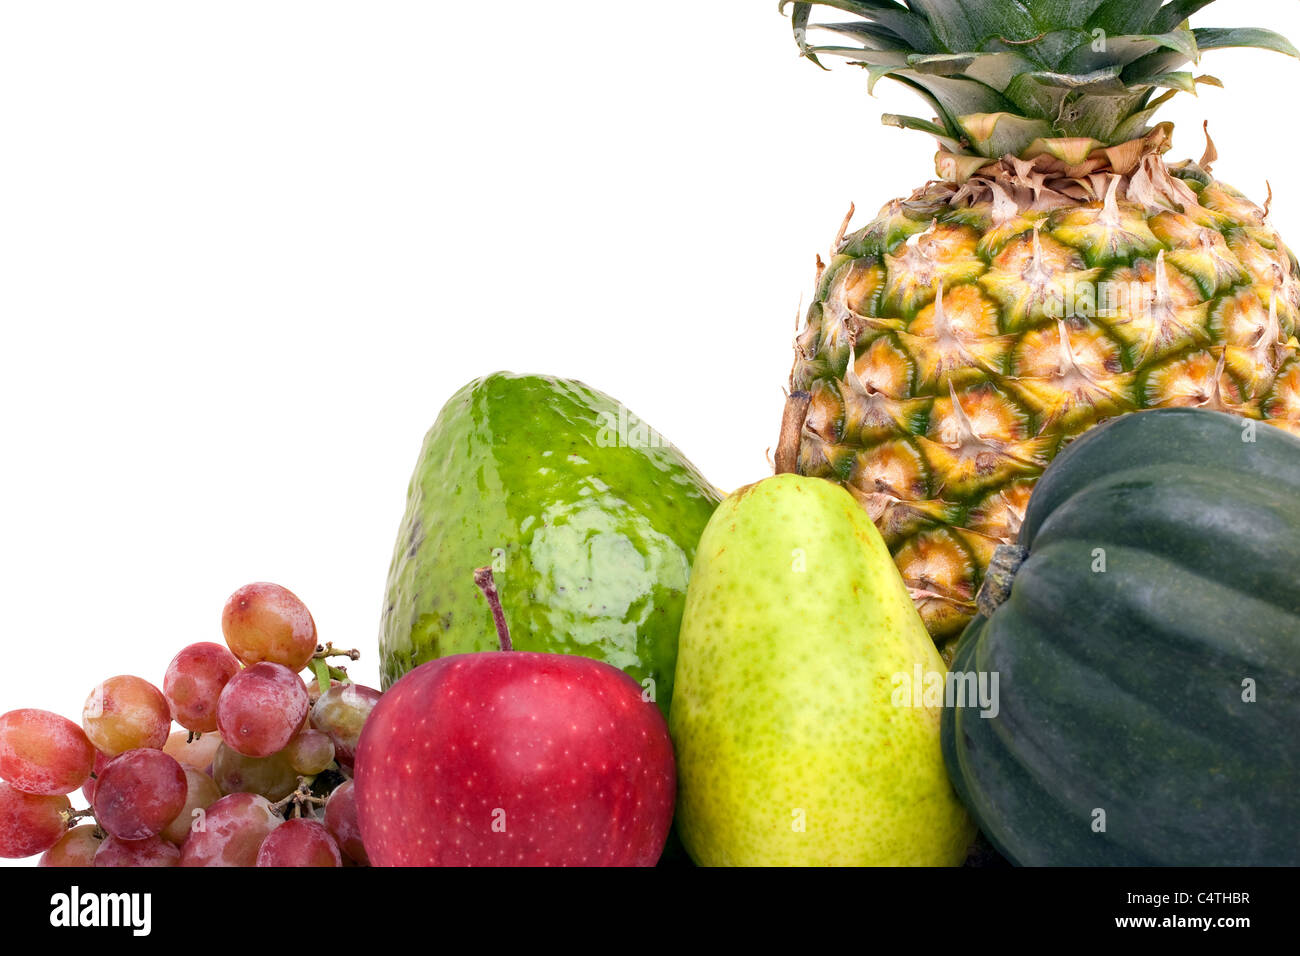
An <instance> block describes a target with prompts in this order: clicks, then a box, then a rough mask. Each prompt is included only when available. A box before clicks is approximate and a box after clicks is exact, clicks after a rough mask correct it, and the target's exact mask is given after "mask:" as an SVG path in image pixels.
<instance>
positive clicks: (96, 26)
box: [0, 0, 1300, 719]
mask: <svg viewBox="0 0 1300 956" xmlns="http://www.w3.org/2000/svg"><path fill="white" fill-rule="evenodd" d="M1220 8H1222V9H1220ZM1195 22H1196V23H1197V24H1198V25H1202V26H1205V25H1217V26H1223V25H1250V26H1270V27H1273V28H1275V29H1278V30H1281V31H1283V32H1286V33H1288V34H1289V35H1290V36H1291V37H1292V38H1293V39H1300V9H1297V7H1296V5H1295V4H1294V3H1282V2H1279V0H1234V2H1233V3H1231V4H1228V3H1223V4H1216V5H1215V6H1214V7H1212V8H1210V9H1209V10H1208V11H1206V13H1205V14H1203V15H1201V16H1199V17H1198V18H1197V19H1196V21H1195ZM1202 69H1203V71H1206V72H1211V73H1213V74H1215V75H1218V76H1220V77H1222V78H1223V79H1224V80H1225V82H1226V83H1227V85H1228V90H1227V91H1226V92H1224V91H1220V90H1215V89H1210V88H1206V89H1203V91H1202V92H1201V95H1200V98H1199V99H1193V98H1192V97H1188V96H1183V97H1179V98H1178V99H1177V100H1176V101H1175V103H1174V104H1172V105H1171V106H1170V107H1169V108H1168V109H1167V117H1166V118H1169V119H1172V120H1174V121H1176V122H1177V123H1178V124H1179V130H1180V132H1179V135H1178V137H1177V139H1176V147H1175V151H1174V153H1173V154H1171V158H1183V157H1185V156H1190V157H1192V158H1197V157H1199V156H1200V155H1201V152H1202V147H1203V140H1202V138H1201V135H1200V123H1201V120H1202V119H1206V118H1208V119H1209V120H1210V121H1211V130H1212V133H1213V135H1214V137H1215V139H1216V141H1217V143H1218V146H1219V150H1220V152H1221V154H1222V159H1221V160H1220V162H1219V163H1218V165H1217V166H1216V173H1217V174H1218V175H1219V176H1221V177H1222V178H1223V179H1225V180H1227V181H1228V182H1231V183H1233V184H1235V185H1237V186H1238V187H1239V188H1241V189H1243V190H1244V191H1246V192H1247V193H1248V194H1249V195H1251V196H1252V197H1254V198H1256V199H1257V200H1260V201H1262V200H1263V198H1264V195H1265V192H1266V189H1265V180H1266V179H1269V178H1271V180H1272V184H1273V188H1274V191H1275V194H1276V198H1275V201H1274V205H1273V212H1274V220H1275V222H1276V223H1277V224H1278V225H1279V227H1280V228H1281V229H1282V231H1283V234H1284V235H1289V236H1291V237H1292V240H1293V242H1296V243H1300V238H1297V237H1300V186H1298V185H1296V184H1295V183H1294V182H1289V181H1288V178H1287V174H1288V173H1289V172H1290V169H1291V167H1292V166H1293V165H1294V162H1293V157H1294V155H1295V150H1296V147H1297V145H1298V144H1297V142H1296V136H1295V133H1294V124H1293V123H1290V122H1289V121H1288V117H1289V115H1290V114H1291V113H1292V112H1293V111H1294V108H1295V99H1296V90H1297V88H1298V87H1300V64H1297V63H1296V62H1294V61H1291V60H1287V59H1285V58H1283V57H1281V56H1276V55H1273V54H1265V53H1259V52H1237V51H1229V52H1221V53H1213V54H1210V55H1209V56H1207V59H1206V61H1205V63H1204V64H1203V65H1202ZM883 111H902V112H909V113H912V112H917V113H921V114H924V115H928V111H927V110H926V108H925V107H924V106H923V105H921V104H920V103H919V101H917V102H914V101H913V100H912V99H911V98H910V96H909V95H908V94H907V93H906V92H905V91H903V90H902V89H901V88H900V89H893V88H890V85H889V84H887V83H881V84H880V86H879V87H878V89H877V98H876V99H870V98H868V97H867V95H866V93H865V76H864V75H863V74H862V73H861V72H860V71H858V70H856V69H853V68H850V67H846V66H837V68H836V69H835V70H834V71H833V72H831V73H823V72H821V71H819V70H818V69H817V68H816V67H814V66H813V65H812V64H810V63H808V62H806V61H802V60H800V59H798V57H797V55H796V52H795V47H794V44H793V41H792V40H791V38H790V31H789V21H788V20H787V19H785V18H783V17H781V16H779V15H778V13H777V12H776V2H775V0H708V2H688V3H677V4H661V5H646V4H639V5H638V4H631V3H611V2H595V0H569V2H565V3H538V2H525V0H516V2H510V3H495V4H433V3H412V2H406V3H401V2H385V3H370V4H362V3H336V2H321V0H312V2H267V0H259V2H245V0H224V2H221V3H192V2H184V3H182V2H176V0H167V2H152V3H141V2H114V3H103V2H94V3H89V2H86V3H68V2H47V3H25V4H18V3H5V4H4V5H3V6H2V7H0V137H2V140H0V142H2V144H3V145H0V329H2V330H3V335H2V337H0V409H2V410H3V411H2V412H0V455H2V458H0V461H2V462H3V467H2V468H0V588H2V591H0V596H2V598H3V605H2V606H3V612H2V613H0V629H2V630H0V635H2V636H0V640H2V641H3V645H2V646H3V651H4V676H3V679H0V711H5V710H9V709H11V708H14V707H24V706H35V707H43V708H46V709H51V710H56V711H59V712H61V713H63V714H65V715H67V716H70V717H73V718H74V719H77V718H79V715H80V710H81V704H82V702H83V700H84V698H85V696H86V694H87V693H88V692H89V691H90V689H91V688H92V687H93V686H94V685H95V684H96V683H97V682H98V681H99V680H102V679H103V678H105V677H108V676H111V675H113V674H118V673H134V674H139V675H140V676H143V677H146V678H148V679H150V680H152V681H154V682H155V683H161V680H162V674H163V671H164V670H165V668H166V666H167V663H168V661H169V660H170V658H171V656H172V655H173V654H174V653H175V651H176V650H178V649H179V648H180V647H182V646H183V645H185V644H187V643H190V642H193V641H198V640H216V641H220V640H221V631H220V612H221V606H222V604H223V602H224V600H225V598H226V597H227V595H228V594H229V593H230V592H231V591H233V590H234V589H235V588H236V587H238V586H239V585H241V584H244V583H246V582H248V581H254V580H271V581H276V582H279V583H281V584H284V585H286V586H287V587H289V588H291V589H293V590H294V591H296V592H297V593H298V594H299V596H301V597H302V598H303V599H304V600H305V601H306V602H307V604H308V606H309V607H310V608H311V609H312V611H313V613H314V615H315V618H316V622H317V625H318V627H319V629H320V633H321V636H322V638H324V639H329V640H332V641H334V642H335V643H336V644H340V645H346V646H356V647H359V648H361V650H362V651H363V653H364V655H365V656H364V657H363V659H362V660H361V661H360V662H359V663H358V664H356V665H354V666H353V668H352V672H353V675H354V676H355V677H356V678H357V679H360V680H362V681H363V682H367V683H377V676H376V675H377V670H376V658H375V638H376V634H377V629H378V620H379V610H380V606H381V601H382V598H383V590H384V581H385V575H386V572H387V569H388V562H389V557H390V552H391V548H392V544H393V539H394V535H395V534H396V530H397V525H398V521H399V519H400V516H401V514H402V510H403V507H404V503H405V502H404V498H405V490H406V484H407V480H408V478H409V476H410V472H411V469H412V466H413V465H414V463H415V458H416V453H417V451H418V450H419V446H420V441H421V439H422V437H423V435H424V432H425V430H426V429H427V428H428V426H429V425H430V424H431V423H432V422H433V419H434V418H435V416H436V415H437V412H438V410H439V408H440V407H441V405H442V404H443V402H444V401H445V400H446V399H447V398H448V397H449V396H450V395H451V394H452V392H454V391H455V390H456V389H457V388H459V387H460V386H461V385H462V384H464V383H465V382H467V381H469V380H470V379H472V378H474V377H476V376H478V375H480V374H483V373H486V372H491V371H495V370H498V369H510V370H513V371H519V372H546V373H551V374H556V375H562V376H572V377H576V378H581V379H583V380H585V381H586V382H588V383H589V384H591V385H593V386H595V387H597V388H600V389H602V390H604V391H607V392H609V393H611V394H612V395H614V396H615V397H616V398H618V399H620V400H622V401H623V402H625V403H626V404H627V405H628V406H629V407H630V408H631V409H632V410H633V411H635V412H636V413H637V414H639V415H641V416H642V417H644V418H645V419H647V420H648V421H649V422H650V423H651V424H652V425H653V426H655V427H656V428H658V429H659V430H660V431H661V432H662V433H663V434H664V435H665V436H666V437H667V438H668V439H669V440H670V441H672V442H674V443H675V444H676V445H677V446H678V447H679V448H681V449H682V451H683V452H684V453H685V454H686V455H687V456H688V457H690V458H691V459H692V460H693V461H694V462H695V463H696V464H697V465H698V466H699V467H700V468H701V469H702V470H703V471H704V473H705V474H706V475H708V476H709V477H710V478H711V480H712V481H713V482H714V483H715V484H717V485H718V486H719V487H721V488H724V489H731V488H734V487H736V486H738V485H740V484H744V483H746V482H749V481H753V480H755V479H758V478H761V477H763V476H764V475H765V474H767V473H768V472H769V466H768V463H767V459H766V455H765V452H766V450H767V449H768V447H769V446H771V445H772V444H774V442H775V438H776V431H777V426H778V422H779V416H780V411H781V406H782V400H783V396H782V391H781V388H782V385H783V384H784V382H785V380H786V376H787V374H788V372H789V365H790V350H789V346H790V341H791V338H792V336H793V333H794V323H795V317H796V313H797V310H798V306H799V303H800V299H801V297H806V295H807V294H808V292H809V291H810V288H811V283H812V274H813V257H814V255H815V254H816V253H818V252H824V250H825V249H826V247H827V246H828V244H829V243H830V241H831V239H832V238H833V236H834V234H835V231H836V228H837V226H838V224H839V221H840V218H841V217H842V215H843V214H844V212H845V210H846V208H847V206H848V204H849V202H850V201H851V200H852V201H856V202H857V204H858V207H859V210H860V213H861V214H866V215H867V216H870V214H872V213H873V212H874V211H875V210H876V209H877V208H879V207H880V206H881V205H882V204H883V203H884V202H885V201H886V200H888V199H890V198H891V197H893V196H896V195H902V194H906V193H908V192H910V191H911V190H912V189H913V188H914V187H915V186H917V185H920V184H921V183H923V182H924V181H925V180H927V179H929V178H931V177H932V176H933V167H932V157H933V153H934V145H933V143H932V142H931V141H930V140H928V139H927V138H926V137H925V136H923V135H921V134H916V133H904V132H902V131H899V130H891V129H884V128H882V127H880V126H879V124H878V121H877V118H878V115H879V114H880V113H881V112H883ZM862 221H863V220H862V218H861V215H860V217H859V220H858V222H859V223H861V222H862Z"/></svg>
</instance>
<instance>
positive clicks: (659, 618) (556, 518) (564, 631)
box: [379, 372, 721, 715]
mask: <svg viewBox="0 0 1300 956" xmlns="http://www.w3.org/2000/svg"><path fill="white" fill-rule="evenodd" d="M720 500H721V495H720V494H719V493H718V492H717V490H716V489H714V488H713V486H712V485H710V484H709V483H708V482H707V481H706V480H705V479H704V478H703V477H702V476H701V475H700V473H699V472H698V471H697V470H696V469H695V467H694V466H693V465H692V464H691V463H690V462H689V461H687V460H686V459H685V458H684V457H683V456H682V454H681V453H680V452H678V451H677V449H676V448H674V447H673V446H671V445H669V444H668V443H667V442H665V441H664V440H663V439H662V438H661V437H660V436H659V435H658V433H657V432H655V431H653V430H652V429H650V428H649V427H648V426H646V425H645V423H644V422H642V421H641V420H640V419H638V418H636V417H635V416H634V415H632V414H631V413H630V412H629V411H628V410H627V408H626V407H625V406H623V405H620V404H619V403H618V402H616V401H615V400H614V399H612V398H610V397H609V396H607V395H604V394H602V393H601V392H598V391H596V390H595V389H592V388H589V387H587V386H586V385H584V384H582V383H581V382H575V381H571V380H565V379H558V378H549V377H544V376H540V375H513V374H508V373H504V372H498V373H496V374H494V375H488V376H486V377H484V378H480V379H478V380H477V381H474V382H471V383H470V384H468V385H466V386H465V387H464V388H462V389H461V390H460V391H459V392H457V393H456V394H455V395H454V396H452V398H451V400H450V401H449V402H448V403H447V404H446V406H445V407H444V408H443V409H442V412H441V414H439V416H438V420H437V421H436V422H435V423H434V425H433V428H432V429H430V431H429V433H428V435H426V436H425V439H424V447H423V449H422V450H421V452H420V460H419V463H418V464H417V465H416V469H415V475H414V477H413V478H412V479H411V485H410V488H409V490H408V497H407V507H406V516H405V517H404V518H403V519H402V526H401V530H400V532H399V533H398V537H397V545H396V547H395V549H394V551H393V562H392V565H391V567H390V569H389V572H388V597H387V600H386V601H385V604H384V615H383V625H382V629H381V632H380V636H379V656H380V672H381V676H382V680H383V686H384V687H385V688H387V687H388V686H389V685H390V684H392V683H393V682H394V681H396V680H397V679H398V678H399V677H401V676H402V675H403V674H405V673H406V672H407V671H409V670H410V669H411V668H413V667H415V666H416V665H418V664H422V663H423V662H425V661H428V660H432V659H434V658H437V657H446V656H447V655H449V654H461V653H465V652H468V651H487V650H492V649H494V648H496V647H497V646H498V644H497V636H496V630H495V628H494V626H493V623H492V614H491V611H490V610H489V609H488V605H487V602H486V601H485V600H484V599H483V596H482V595H481V594H480V593H479V591H478V588H477V587H476V586H475V584H474V569H475V568H478V567H484V566H491V567H492V569H493V572H494V576H495V578H496V582H497V587H498V589H499V590H500V592H501V601H502V604H503V605H504V607H505V613H506V621H507V622H508V623H509V625H510V633H511V637H512V641H513V643H514V646H515V648H516V649H518V650H525V651H547V652H552V653H561V654H581V655H584V656H586V657H594V658H596V659H598V660H603V661H606V662H608V663H610V664H613V665H614V666H615V667H618V668H621V669H622V670H624V671H626V672H627V673H628V674H630V675H631V676H632V677H633V678H635V679H636V680H637V681H638V682H640V683H641V684H642V685H643V686H644V687H646V689H647V691H649V692H650V693H651V694H652V695H653V697H654V699H655V701H656V702H657V703H658V704H659V706H660V708H661V709H662V710H663V712H664V713H665V715H666V714H667V713H668V705H669V702H670V700H671V697H672V681H673V668H674V665H675V663H676V659H677V632H678V629H679V627H680V625H681V618H682V610H683V607H684V605H685V600H686V584H687V580H688V578H689V577H690V570H691V563H692V561H693V560H694V558H695V547H696V545H697V544H698V542H699V539H700V534H701V533H702V532H703V530H704V526H705V525H706V524H708V521H709V518H710V516H711V515H712V514H713V510H714V508H715V507H717V505H718V502H719V501H720Z"/></svg>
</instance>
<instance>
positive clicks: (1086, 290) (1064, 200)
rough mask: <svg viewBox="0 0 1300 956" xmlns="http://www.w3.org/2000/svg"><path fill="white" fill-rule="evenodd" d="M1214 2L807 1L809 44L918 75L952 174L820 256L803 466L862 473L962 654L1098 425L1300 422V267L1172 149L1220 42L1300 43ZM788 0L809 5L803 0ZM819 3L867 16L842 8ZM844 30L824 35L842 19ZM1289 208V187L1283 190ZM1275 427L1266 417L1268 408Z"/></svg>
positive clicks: (943, 631)
mask: <svg viewBox="0 0 1300 956" xmlns="http://www.w3.org/2000/svg"><path fill="white" fill-rule="evenodd" d="M1209 2H1212V0H1170V2H1167V3H1163V5H1162V0H1070V2H1068V3H1064V2H1061V0H1019V2H1015V3H1012V2H1009V0H961V2H958V0H907V3H906V5H903V4H902V3H897V2H894V0H823V2H820V3H795V4H794V5H793V22H794V29H795V38H796V40H797V41H798V43H799V46H800V48H801V50H802V52H803V54H804V55H805V56H806V57H808V58H809V59H811V60H813V61H814V62H817V63H818V64H819V65H820V60H819V57H823V56H826V55H838V56H843V57H846V58H847V59H848V60H849V61H850V62H851V63H853V64H855V65H858V66H861V67H863V68H865V69H866V70H867V71H868V72H869V76H870V79H869V88H870V86H871V85H874V84H875V82H876V81H877V80H879V79H881V78H883V77H892V78H894V79H896V80H899V81H901V82H903V83H906V84H907V85H908V86H910V87H912V88H913V89H914V90H915V91H916V92H917V93H919V94H920V95H921V96H922V97H923V98H924V99H925V100H926V101H927V103H928V104H929V105H930V107H931V108H933V110H934V111H935V112H936V113H937V114H938V116H937V118H936V119H934V120H933V121H930V120H925V119H921V118H917V117H909V116H886V117H885V123H886V124H887V125H892V126H897V127H901V128H905V129H911V130H919V131H923V132H926V133H929V134H931V135H933V136H934V137H935V138H936V139H937V140H938V142H939V145H940V151H939V153H938V157H937V161H936V168H937V171H938V174H939V179H938V180H937V181H932V182H930V183H927V184H926V185H925V186H922V187H921V188H920V189H918V190H916V191H915V192H914V193H912V194H911V196H909V197H908V198H906V199H895V200H893V201H892V202H889V203H887V204H886V205H885V206H884V208H883V209H881V211H880V214H879V215H878V217H877V218H876V219H875V221H874V222H872V223H870V224H869V225H867V226H865V227H864V228H861V229H859V230H857V231H856V232H853V233H851V234H849V235H846V234H845V233H846V232H847V227H848V224H849V220H850V219H851V217H852V215H853V213H852V210H850V214H849V218H846V220H845V223H844V225H843V226H841V228H840V231H839V236H838V237H837V239H836V242H835V245H834V248H833V253H832V256H831V259H830V261H829V262H826V263H823V262H822V260H821V259H820V257H819V258H818V278H817V292H816V298H815V301H814V302H813V303H812V306H811V307H810V309H809V310H808V313H807V321H806V323H805V324H804V326H803V327H802V328H801V330H800V332H799V334H798V337H797V339H796V342H795V359H794V368H793V371H792V373H791V379H790V389H789V398H788V400H787V404H786V410H785V415H784V420H783V422H782V430H781V440H780V443H779V445H778V449H777V455H776V465H777V471H778V472H789V471H797V472H799V473H802V474H806V475H817V476H823V477H826V478H829V479H832V480H835V481H838V482H840V483H842V484H843V485H844V486H845V487H847V488H848V489H849V490H850V491H851V492H852V493H853V494H854V496H855V497H856V498H857V500H858V501H859V502H860V503H861V504H862V506H863V507H864V508H865V509H866V510H867V511H868V513H869V514H870V515H871V517H872V518H873V519H874V521H875V522H876V524H877V526H878V527H879V528H880V530H881V532H882V534H883V535H884V537H885V540H886V541H887V542H888V543H889V545H890V549H891V551H892V552H893V554H894V557H895V560H896V561H897V563H898V566H899V569H900V570H901V572H902V574H903V577H904V579H905V580H906V581H907V584H908V587H909V588H910V589H911V592H912V596H913V599H914V600H915V602H916V605H917V607H918V609H919V611H920V613H921V616H922V618H923V619H924V620H925V622H926V625H927V627H928V628H929V630H930V633H931V635H932V636H933V637H934V638H935V640H936V643H938V644H939V645H940V647H941V648H945V645H947V648H946V649H948V650H950V649H951V639H952V638H954V637H955V636H956V635H958V634H960V632H961V630H962V629H963V627H964V626H965V624H966V623H967V621H968V620H969V619H970V618H971V617H972V616H973V614H974V613H975V604H976V596H977V594H978V591H979V588H980V586H981V583H982V580H983V578H984V575H985V571H986V569H987V568H988V565H989V561H990V559H991V557H992V555H993V552H994V550H995V549H996V548H997V546H998V545H999V544H1003V543H1010V542H1013V541H1014V540H1015V538H1016V535H1017V533H1018V530H1019V526H1020V523H1021V521H1022V519H1023V517H1024V513H1025V506H1026V503H1027V502H1028V500H1029V496H1030V493H1031V491H1032V489H1033V486H1034V482H1035V481H1036V480H1037V478H1038V476H1039V475H1041V474H1042V472H1043V469H1044V467H1045V466H1046V465H1047V464H1048V463H1049V462H1050V461H1051V459H1052V458H1053V457H1054V456H1055V455H1056V454H1057V453H1058V452H1060V450H1061V449H1062V447H1063V446H1064V445H1066V444H1067V443H1068V442H1069V441H1071V440H1072V439H1073V438H1075V437H1077V436H1078V435H1079V434H1081V433H1082V432H1083V431H1085V430H1087V429H1089V428H1091V427H1092V426H1094V425H1096V424H1098V423H1099V422H1101V421H1103V420H1105V419H1108V418H1111V417H1114V416H1116V415H1123V414H1127V413H1129V412H1134V411H1140V410H1142V409H1147V408H1156V407H1162V406H1171V405H1190V406H1199V407H1203V408H1213V409H1220V410H1223V411H1227V412H1231V413H1233V414H1236V415H1239V416H1242V417H1243V418H1247V419H1254V420H1257V421H1259V422H1261V423H1264V422H1267V423H1269V424H1270V425H1275V426H1279V427H1282V428H1286V429H1288V430H1290V431H1292V432H1295V433H1300V343H1298V342H1297V339H1296V332H1297V327H1298V326H1297V323H1298V322H1300V267H1298V266H1297V262H1296V259H1295V257H1294V256H1293V255H1292V254H1291V253H1290V252H1289V251H1288V249H1287V247H1286V246H1285V245H1283V243H1282V240H1281V239H1280V238H1279V236H1278V234H1277V233H1276V232H1275V231H1274V230H1273V228H1272V227H1271V226H1270V224H1269V219H1268V204H1267V203H1266V204H1265V205H1264V206H1263V207H1262V208H1261V207H1260V206H1258V205H1256V204H1255V203H1253V202H1251V201H1249V200H1248V199H1247V198H1246V197H1245V196H1243V195H1242V194H1241V193H1239V192H1237V191H1236V190H1235V189H1233V188H1232V187H1230V186H1227V185H1225V184H1224V183H1221V182H1219V181H1217V180H1216V179H1215V178H1214V176H1213V174H1212V164H1213V162H1214V160H1215V159H1216V158H1217V153H1216V151H1215V148H1214V144H1213V141H1211V140H1210V139H1209V136H1208V131H1207V134H1206V142H1207V147H1206V152H1205V155H1204V156H1203V157H1202V159H1201V160H1200V162H1198V163H1193V162H1182V163H1177V164H1169V163H1166V161H1165V159H1164V155H1165V153H1166V152H1167V151H1168V150H1169V148H1170V145H1171V142H1170V141H1171V133H1172V126H1171V125H1170V124H1168V123H1160V124H1155V125H1153V124H1152V118H1153V115H1154V114H1155V112H1156V110H1157V109H1158V107H1159V106H1160V105H1161V104H1162V103H1164V102H1165V101H1166V100H1168V99H1169V98H1170V97H1172V96H1173V95H1175V94H1176V93H1177V92H1179V91H1192V90H1194V89H1195V86H1196V84H1198V83H1212V84H1215V85H1219V83H1218V81H1217V80H1215V79H1214V78H1213V77H1207V76H1196V75H1193V74H1192V73H1191V72H1187V71H1185V70H1184V69H1183V67H1185V66H1187V65H1188V64H1192V63H1196V62H1197V61H1199V58H1200V54H1201V52H1202V51H1204V50H1212V49H1218V48H1221V47H1232V46H1237V47H1242V46H1248V47H1256V48H1261V49H1268V50H1274V51H1277V52H1282V53H1286V54H1289V55H1291V56H1300V53H1297V51H1296V49H1295V48H1294V47H1293V46H1292V45H1291V44H1290V43H1288V42H1287V41H1286V40H1285V39H1284V38H1282V37H1280V36H1278V35H1277V34H1275V33H1272V32H1270V31H1267V30H1256V29H1192V28H1191V27H1189V25H1188V24H1187V22H1186V20H1187V17H1188V16H1190V15H1191V14H1192V13H1193V12H1195V11H1197V10H1199V9H1201V8H1202V7H1205V6H1206V5H1207V4H1208V3H1209ZM783 6H784V4H783ZM814 6H823V7H834V8H836V9H838V10H841V11H847V12H848V13H851V14H854V15H856V19H854V20H852V21H850V22H842V23H832V24H824V25H820V26H819V27H818V29H821V30H826V31H831V32H833V33H835V34H838V35H839V36H842V37H845V38H847V39H848V41H849V43H848V44H845V45H836V46H815V45H812V43H811V42H810V39H809V33H808V31H809V29H810V23H809V16H810V11H811V8H812V7H814ZM822 35H823V34H818V36H822ZM1270 201H1271V196H1270ZM1260 427H1264V426H1263V425H1262V424H1261V426H1260Z"/></svg>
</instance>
